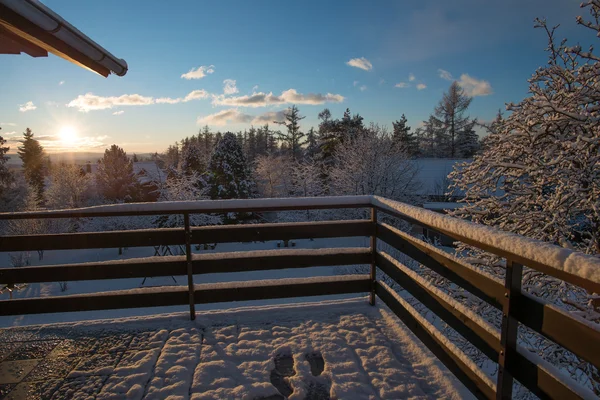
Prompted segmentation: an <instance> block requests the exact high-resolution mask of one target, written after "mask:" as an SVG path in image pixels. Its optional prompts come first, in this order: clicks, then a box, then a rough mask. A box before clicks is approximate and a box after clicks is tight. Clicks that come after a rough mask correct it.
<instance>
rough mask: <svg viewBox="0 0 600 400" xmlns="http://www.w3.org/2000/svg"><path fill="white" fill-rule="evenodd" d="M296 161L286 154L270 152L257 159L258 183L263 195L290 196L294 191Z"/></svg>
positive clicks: (268, 196)
mask: <svg viewBox="0 0 600 400" xmlns="http://www.w3.org/2000/svg"><path fill="white" fill-rule="evenodd" d="M293 165H294V161H293V160H292V159H291V158H290V157H289V156H286V155H274V154H268V155H264V156H260V157H258V158H257V159H256V168H255V171H254V173H255V176H256V185H257V187H258V192H259V194H260V195H261V197H266V198H274V197H288V196H290V195H292V193H293V185H292V174H293V168H292V167H293Z"/></svg>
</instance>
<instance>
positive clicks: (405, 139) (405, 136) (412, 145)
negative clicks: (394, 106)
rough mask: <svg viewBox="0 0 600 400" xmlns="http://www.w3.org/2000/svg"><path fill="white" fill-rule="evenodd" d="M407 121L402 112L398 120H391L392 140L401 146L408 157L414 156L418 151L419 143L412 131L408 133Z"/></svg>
mask: <svg viewBox="0 0 600 400" xmlns="http://www.w3.org/2000/svg"><path fill="white" fill-rule="evenodd" d="M407 122H408V121H407V119H406V116H405V115H404V114H402V117H400V119H399V120H398V121H394V122H392V126H393V128H394V131H393V133H392V140H393V142H394V143H395V144H396V145H401V146H403V147H404V149H405V151H406V154H407V155H408V156H409V157H414V156H416V155H417V153H418V152H419V144H418V142H417V137H416V136H415V135H414V134H413V133H410V126H408V125H407V124H406V123H407Z"/></svg>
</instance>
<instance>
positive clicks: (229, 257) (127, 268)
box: [0, 248, 371, 283]
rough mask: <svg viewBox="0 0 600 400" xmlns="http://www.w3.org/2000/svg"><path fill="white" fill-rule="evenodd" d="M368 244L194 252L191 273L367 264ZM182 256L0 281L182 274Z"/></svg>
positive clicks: (13, 275) (71, 267)
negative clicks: (234, 251)
mask: <svg viewBox="0 0 600 400" xmlns="http://www.w3.org/2000/svg"><path fill="white" fill-rule="evenodd" d="M370 262H371V252H370V250H369V249H368V248H339V249H327V250H319V249H298V250H290V249H282V250H268V251H264V250H260V251H248V252H239V253H211V254H200V255H197V254H196V255H194V256H193V258H192V270H193V273H194V274H210V273H225V272H241V271H260V270H273V269H287V268H307V267H315V266H317V267H325V266H334V265H353V264H368V263H370ZM186 266H187V263H186V258H185V257H184V256H169V257H152V258H151V259H144V258H141V259H139V261H136V259H131V260H127V261H126V262H121V261H114V262H110V261H107V262H97V263H84V264H64V265H47V266H36V267H20V268H0V283H34V282H63V281H67V282H68V281H84V280H101V279H121V278H143V277H151V276H171V275H186V274H187V269H186V268H187V267H186Z"/></svg>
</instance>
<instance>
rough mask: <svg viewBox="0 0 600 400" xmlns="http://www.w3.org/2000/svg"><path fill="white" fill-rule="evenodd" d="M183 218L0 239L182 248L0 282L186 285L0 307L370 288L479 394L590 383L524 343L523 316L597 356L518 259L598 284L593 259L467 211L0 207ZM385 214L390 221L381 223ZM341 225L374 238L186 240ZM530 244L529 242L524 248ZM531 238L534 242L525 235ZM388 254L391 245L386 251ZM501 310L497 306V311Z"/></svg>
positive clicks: (355, 201) (294, 205) (179, 301)
mask: <svg viewBox="0 0 600 400" xmlns="http://www.w3.org/2000/svg"><path fill="white" fill-rule="evenodd" d="M346 208H358V209H361V208H362V209H369V208H370V209H371V215H370V219H364V220H344V221H322V222H295V223H268V224H249V225H235V226H203V227H191V226H190V215H191V214H198V213H225V212H270V211H290V210H320V209H346ZM173 214H179V215H182V216H183V217H184V222H185V224H184V226H183V228H169V229H140V230H129V231H111V232H89V233H69V234H47V235H23V236H14V235H13V236H11V235H7V236H2V237H0V251H1V252H7V251H13V252H14V251H35V250H69V249H98V248H117V247H118V248H121V247H141V246H167V245H180V246H181V245H185V255H182V256H158V257H149V258H137V259H131V260H121V261H106V262H95V263H82V264H64V265H50V266H30V267H20V268H0V283H3V284H9V285H11V284H17V283H35V282H54V281H65V282H67V281H81V280H102V279H123V278H140V277H160V276H186V275H187V279H188V282H187V283H188V284H187V287H185V286H166V287H160V288H139V289H133V290H127V291H114V292H101V293H92V294H78V295H68V296H56V297H43V298H24V299H16V300H2V301H0V315H21V314H29V313H52V312H67V311H91V310H100V309H114V308H140V307H154V306H174V305H186V304H188V305H189V307H190V315H191V317H192V318H194V315H195V308H194V305H195V304H203V303H217V302H231V301H246V300H263V299H276V298H290V297H304V296H321V295H332V294H347V293H366V292H369V293H370V299H369V301H370V302H371V304H374V303H375V298H376V297H379V298H380V299H381V300H382V301H383V303H384V304H386V305H387V306H388V307H389V308H390V310H391V311H392V312H394V313H395V314H396V315H397V316H398V317H399V318H400V319H401V320H402V321H403V322H404V323H405V324H406V325H407V326H408V327H409V328H410V329H411V330H412V331H413V333H414V334H415V335H416V336H417V337H418V338H420V339H421V340H422V342H423V343H424V344H425V345H426V346H427V347H428V348H429V349H430V350H431V351H432V352H433V353H434V354H435V355H436V356H437V357H438V358H439V359H440V360H441V361H442V362H443V363H444V364H445V365H446V366H447V367H448V368H449V369H450V371H452V372H453V373H454V374H455V375H456V376H457V378H458V379H459V380H461V381H462V382H463V383H464V384H465V386H466V387H467V388H468V389H469V390H471V391H472V392H473V393H474V394H475V396H476V397H478V398H494V397H496V398H510V397H511V396H512V382H513V377H514V378H515V379H517V380H518V381H519V382H521V383H522V384H523V385H524V386H525V387H527V388H528V389H529V390H531V391H532V392H533V393H534V394H535V395H537V396H538V397H542V398H567V397H568V398H586V397H588V396H590V395H591V396H593V393H591V391H589V390H587V389H584V388H582V387H579V386H577V385H576V384H575V383H574V381H572V380H570V379H569V378H566V377H564V376H563V375H561V373H560V372H558V371H557V370H556V369H555V368H553V367H551V366H549V365H547V364H545V363H544V362H542V361H540V359H539V358H538V357H537V356H535V355H533V354H531V353H529V352H528V351H526V350H524V349H523V348H521V347H520V346H519V345H518V341H517V336H516V335H517V328H518V326H519V324H522V325H524V326H526V327H527V328H529V329H531V330H533V331H535V332H537V333H538V334H540V335H543V336H544V337H546V338H547V339H549V340H551V341H553V342H554V343H556V344H558V345H560V346H562V347H563V348H564V349H566V350H568V351H570V352H572V353H573V354H575V355H577V356H578V357H580V358H581V359H582V360H585V361H587V362H589V363H591V364H592V365H593V366H595V367H596V368H598V367H599V366H600V346H598V343H600V330H599V329H598V327H597V326H595V325H593V324H591V323H588V322H586V321H584V320H582V319H581V318H579V317H576V316H573V315H571V314H570V313H569V312H567V311H565V310H562V309H560V308H558V307H557V306H554V305H551V304H548V303H546V302H544V301H543V300H540V299H538V298H536V297H535V296H533V295H530V294H528V293H526V292H523V291H522V289H521V281H522V266H526V267H529V268H532V269H535V270H538V271H540V272H542V273H544V274H548V275H550V276H553V277H556V278H558V279H561V280H564V281H565V282H568V283H571V284H574V285H577V286H580V287H582V288H584V289H586V290H588V291H590V292H596V293H598V292H600V259H598V258H597V257H592V256H587V255H583V254H580V253H577V252H573V251H571V250H567V249H563V248H560V247H557V246H553V245H551V244H548V243H543V242H539V241H535V240H532V239H527V238H524V237H521V236H518V235H514V234H511V233H507V232H501V231H498V230H495V229H493V228H489V227H483V226H481V225H476V224H473V223H470V222H468V221H464V220H458V219H456V218H452V217H449V216H444V215H440V214H437V213H434V212H431V211H427V210H423V209H419V208H416V207H412V206H409V205H406V204H402V203H398V202H395V201H392V200H388V199H383V198H380V197H372V196H354V197H323V198H314V199H312V198H311V199H306V198H304V199H303V198H295V199H252V200H226V201H218V202H211V201H200V202H174V203H153V204H123V205H109V206H98V207H90V208H85V209H78V210H59V211H36V212H25V213H11V214H0V220H2V219H5V220H11V219H25V218H88V217H118V216H130V215H173ZM387 216H389V217H393V218H392V219H394V218H399V219H402V220H404V221H407V222H409V223H411V224H416V225H420V226H422V227H426V228H427V229H429V230H432V231H436V232H439V233H442V234H444V235H446V236H449V237H451V238H453V239H454V240H456V241H460V242H463V243H466V244H468V245H471V246H475V247H478V248H480V249H482V250H484V251H487V252H490V253H492V254H496V255H497V256H500V257H503V258H504V259H505V260H506V266H507V267H506V271H507V273H506V278H505V279H504V280H502V279H499V278H497V277H494V276H492V275H489V274H486V273H484V272H482V271H481V270H480V269H477V268H476V267H474V266H473V265H471V264H469V263H467V262H465V261H464V260H461V259H460V258H458V257H456V256H454V255H452V254H450V253H447V252H445V251H443V250H441V249H439V248H437V247H435V246H432V245H431V244H429V243H426V242H425V241H423V240H421V239H419V238H418V237H415V236H413V235H411V234H409V233H406V232H404V231H402V230H399V229H397V228H395V227H394V226H392V225H390V223H389V218H387ZM384 220H385V221H387V222H388V223H385V222H382V221H384ZM338 237H340V238H341V237H370V238H371V241H370V245H369V247H364V248H362V247H359V248H332V249H290V248H282V249H277V250H264V251H244V252H233V253H206V254H192V244H208V243H233V242H253V241H276V240H277V241H287V240H293V239H308V238H310V239H319V238H338ZM378 241H379V242H382V243H385V244H387V245H389V246H390V247H391V248H392V249H393V250H395V251H397V252H398V253H399V254H404V255H406V256H407V257H408V258H410V259H412V260H414V261H416V262H417V263H419V264H420V265H422V266H424V267H426V268H428V269H430V270H431V271H433V272H435V273H436V274H439V275H440V276H441V277H443V278H444V279H445V280H447V282H450V283H451V284H452V285H455V286H456V287H457V288H460V289H462V290H464V291H466V292H468V293H470V294H471V295H473V296H475V297H477V298H479V299H481V300H482V302H483V303H482V304H489V305H490V306H491V307H492V312H500V313H501V315H502V326H501V327H500V329H498V328H497V327H494V326H492V325H491V324H490V323H489V322H487V321H486V320H485V319H484V318H483V317H482V316H480V315H477V314H476V313H475V312H473V311H472V310H470V309H469V308H468V307H466V306H464V305H463V304H462V303H460V302H459V301H458V300H457V299H455V298H453V297H452V296H450V295H449V294H448V293H446V292H445V291H444V290H442V288H440V287H436V286H434V285H432V284H431V283H430V282H429V281H428V280H427V279H426V278H425V277H423V276H422V275H421V274H419V273H418V272H417V271H414V270H412V269H411V268H409V267H408V266H406V265H404V264H402V263H401V262H400V261H398V259H397V258H395V257H393V256H392V255H391V254H389V253H388V252H386V251H384V250H382V249H380V247H381V246H380V245H378ZM528 246H529V247H528ZM531 246H533V247H534V248H535V250H532V249H531V248H530V247H531ZM392 252H393V251H392ZM338 265H370V266H371V267H370V271H369V274H363V275H350V276H333V277H317V278H293V279H285V280H283V279H276V280H268V281H249V282H227V283H219V284H195V283H194V275H202V274H209V273H210V274H213V273H235V272H246V271H261V270H262V271H268V270H277V269H293V268H307V267H315V266H338ZM377 270H379V271H381V272H383V273H384V274H385V275H387V276H388V277H389V278H390V279H391V280H392V281H394V282H395V283H396V284H398V285H399V287H401V288H402V289H403V290H405V291H406V293H408V294H410V296H412V297H413V298H414V299H416V300H417V301H419V302H420V303H421V304H422V305H423V306H425V307H426V308H427V309H429V310H430V311H431V312H433V313H434V314H435V315H437V316H438V317H439V318H440V319H441V320H443V321H444V322H445V323H446V324H447V325H448V326H449V327H451V328H452V329H454V330H455V331H456V332H457V333H458V334H460V335H461V336H462V337H464V338H465V339H466V340H467V341H469V342H470V343H471V344H472V345H473V346H474V348H476V349H478V350H479V351H480V352H481V353H482V354H483V355H485V356H486V357H488V358H489V359H491V360H492V361H494V362H496V363H498V366H499V372H498V376H497V382H496V383H494V382H493V381H492V380H491V379H490V378H489V377H488V376H487V375H486V374H485V373H483V372H482V371H480V370H479V369H478V367H477V366H476V365H475V364H474V363H473V362H472V361H470V360H469V359H468V357H466V355H465V354H464V353H462V351H461V350H460V349H458V348H457V347H456V346H455V345H453V344H451V343H449V341H448V339H447V338H446V337H444V336H443V334H442V333H441V332H440V331H439V329H437V328H436V327H435V326H434V325H432V324H431V323H430V322H429V321H428V320H427V319H426V318H424V317H423V316H422V315H420V314H419V313H418V312H417V311H416V310H415V308H414V307H413V306H411V305H410V304H409V303H408V302H407V301H406V300H405V299H404V298H403V297H402V296H400V295H398V293H397V292H395V291H394V290H392V289H391V288H390V287H389V286H387V285H386V284H385V283H383V282H382V281H381V279H378V278H377ZM494 310H495V311H494Z"/></svg>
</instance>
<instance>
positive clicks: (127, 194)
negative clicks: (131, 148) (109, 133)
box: [96, 144, 137, 202]
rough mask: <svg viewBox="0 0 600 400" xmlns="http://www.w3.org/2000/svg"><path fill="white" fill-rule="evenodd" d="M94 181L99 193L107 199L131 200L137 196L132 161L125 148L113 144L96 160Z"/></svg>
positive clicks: (117, 200) (116, 200)
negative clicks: (96, 166)
mask: <svg viewBox="0 0 600 400" xmlns="http://www.w3.org/2000/svg"><path fill="white" fill-rule="evenodd" d="M96 183H97V184H98V188H99V190H100V193H102V195H103V196H104V198H105V199H106V200H108V201H114V202H119V201H131V200H135V199H136V197H137V190H136V189H137V188H136V183H137V180H136V179H135V174H134V172H133V162H132V161H131V160H130V159H129V157H127V153H125V150H123V149H122V148H120V147H119V146H117V145H116V144H113V145H112V146H110V149H106V150H105V151H104V156H103V157H102V159H100V160H98V172H97V173H96Z"/></svg>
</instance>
